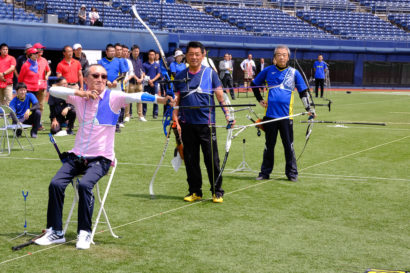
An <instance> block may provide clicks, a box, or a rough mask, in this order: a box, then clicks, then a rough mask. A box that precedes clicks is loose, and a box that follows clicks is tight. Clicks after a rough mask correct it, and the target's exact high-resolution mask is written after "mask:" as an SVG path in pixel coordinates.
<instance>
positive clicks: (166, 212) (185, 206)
mask: <svg viewBox="0 0 410 273" xmlns="http://www.w3.org/2000/svg"><path fill="white" fill-rule="evenodd" d="M409 137H410V136H406V137H403V138H400V139H396V140H393V141H389V142H386V143H382V144H379V145H376V146H373V147H370V148H367V149H364V150H361V151H358V152H355V153H351V154H348V155H345V156H340V157H337V158H334V159H331V160H327V161H323V162H320V163H317V164H314V165H311V166H309V167H306V168H303V169H301V170H300V171H303V170H306V169H309V168H312V167H316V166H319V165H323V164H326V163H329V162H333V161H336V160H340V159H343V158H346V157H350V156H353V155H356V154H359V153H362V152H366V151H370V150H373V149H376V148H379V147H382V146H385V145H388V144H391V143H395V142H398V141H401V140H403V139H406V138H409ZM352 180H362V178H360V177H357V178H352ZM270 181H273V179H269V180H264V181H262V182H258V183H255V184H252V185H249V186H246V187H244V188H240V189H237V190H234V191H231V192H228V193H226V194H225V195H230V194H233V193H237V192H241V191H244V190H247V189H250V188H254V187H257V186H260V185H263V184H266V183H268V182H270ZM208 200H209V199H204V200H202V201H200V202H196V203H190V204H186V205H183V206H180V207H177V208H173V209H170V210H167V211H164V212H160V213H155V214H153V215H150V216H146V217H143V218H140V219H137V220H134V221H131V222H128V223H125V224H122V225H119V226H116V227H113V228H112V229H118V228H121V227H124V226H128V225H131V224H134V223H138V222H141V221H144V220H149V219H151V218H154V217H158V216H161V215H164V214H169V213H172V212H174V211H177V210H181V209H184V208H187V207H190V206H193V205H196V204H200V203H202V202H204V201H208ZM106 231H107V230H102V231H99V232H97V233H98V234H99V233H104V232H106ZM73 241H75V240H71V241H69V242H66V243H64V244H67V243H70V242H73ZM64 244H60V245H64ZM60 245H53V246H50V247H47V248H43V249H39V250H37V251H34V252H31V253H28V254H24V255H22V256H18V257H14V258H12V259H9V260H5V261H2V262H0V265H2V264H6V263H9V262H12V261H15V260H19V259H22V258H24V257H27V256H32V255H34V254H38V253H41V252H44V251H46V250H49V249H53V248H56V247H59V246H60Z"/></svg>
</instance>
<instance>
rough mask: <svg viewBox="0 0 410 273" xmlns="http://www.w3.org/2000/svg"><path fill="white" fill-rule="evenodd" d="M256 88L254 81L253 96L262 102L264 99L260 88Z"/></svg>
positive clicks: (252, 85) (252, 84)
mask: <svg viewBox="0 0 410 273" xmlns="http://www.w3.org/2000/svg"><path fill="white" fill-rule="evenodd" d="M254 86H256V85H255V84H254V83H253V81H252V82H251V88H252V91H253V95H254V96H255V98H256V100H257V101H262V100H263V98H262V95H261V91H259V88H258V87H254Z"/></svg>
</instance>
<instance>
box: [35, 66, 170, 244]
mask: <svg viewBox="0 0 410 273" xmlns="http://www.w3.org/2000/svg"><path fill="white" fill-rule="evenodd" d="M84 78H85V83H86V84H87V88H88V90H87V91H82V90H79V89H76V90H73V89H70V88H66V87H59V86H57V87H52V88H51V89H50V95H53V96H55V97H59V98H61V99H65V100H66V101H67V103H70V104H72V105H74V106H75V109H76V114H77V117H78V123H79V129H78V132H77V135H76V138H75V144H74V148H73V149H72V150H71V151H69V152H68V154H67V155H66V157H65V160H64V163H63V166H62V167H61V168H60V170H59V171H58V172H57V174H56V175H55V176H54V178H53V179H52V180H51V183H50V186H49V200H48V211H47V231H46V234H45V235H44V236H43V237H41V238H39V239H37V240H36V241H35V243H36V244H38V245H50V244H57V243H64V242H65V238H64V234H63V231H62V230H63V228H62V211H63V204H64V191H65V188H66V187H67V185H68V184H69V183H70V182H71V181H72V179H73V178H74V177H75V176H77V175H79V174H83V173H84V175H83V177H82V179H81V181H80V183H79V186H78V194H79V204H78V228H77V231H78V240H77V244H76V247H77V248H78V249H88V248H89V247H90V240H91V217H92V214H93V207H94V206H93V202H94V199H93V194H92V189H93V187H94V185H95V184H96V183H97V182H98V180H99V179H100V178H101V177H103V176H104V175H105V174H106V173H107V172H108V169H109V168H110V164H111V162H112V161H113V160H114V157H115V154H114V137H115V125H116V123H117V119H118V116H119V114H120V110H121V107H125V106H126V105H127V104H129V103H134V102H151V103H161V104H165V103H166V102H167V100H170V101H171V102H172V103H173V99H172V98H171V97H169V96H168V97H158V96H157V95H150V94H147V93H133V94H126V93H123V92H111V90H109V89H106V83H107V71H106V70H105V68H104V67H103V66H101V65H91V66H90V67H89V68H88V69H87V70H86V72H85V74H84Z"/></svg>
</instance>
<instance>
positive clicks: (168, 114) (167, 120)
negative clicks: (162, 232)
mask: <svg viewBox="0 0 410 273" xmlns="http://www.w3.org/2000/svg"><path fill="white" fill-rule="evenodd" d="M131 10H132V13H133V15H134V16H135V18H137V19H138V21H139V22H140V23H141V24H142V25H143V26H144V27H145V28H146V29H147V31H148V32H149V33H150V34H151V36H152V38H154V41H155V43H156V45H157V47H158V49H159V52H160V56H161V59H162V63H161V64H162V65H160V68H161V74H162V76H163V77H164V78H165V81H166V84H165V88H166V93H167V95H170V96H172V97H173V98H175V94H174V89H173V84H172V81H171V78H170V76H169V73H168V71H169V68H168V64H167V59H166V57H165V53H164V50H163V49H162V46H161V44H160V42H159V41H158V39H157V36H155V34H154V32H152V30H151V29H150V28H149V26H148V25H147V24H146V23H145V22H144V20H142V18H141V17H140V16H139V14H138V12H137V8H136V5H133V6H132V7H131ZM172 110H173V109H172V107H170V106H168V109H167V110H166V111H165V113H164V118H163V120H162V122H163V129H164V134H165V136H166V140H165V146H164V150H163V152H162V156H161V159H160V161H159V164H158V166H157V168H156V169H155V172H154V175H153V176H152V178H151V181H150V184H149V193H150V195H151V198H154V197H155V195H154V181H155V177H156V175H157V173H158V170H159V168H160V167H161V164H162V161H163V160H164V158H165V154H166V151H167V148H168V143H169V140H170V137H171V128H172V125H171V123H172ZM167 126H169V130H168V132H167Z"/></svg>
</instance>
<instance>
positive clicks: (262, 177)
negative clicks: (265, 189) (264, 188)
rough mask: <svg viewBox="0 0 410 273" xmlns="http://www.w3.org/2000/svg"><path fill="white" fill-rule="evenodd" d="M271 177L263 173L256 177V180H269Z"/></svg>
mask: <svg viewBox="0 0 410 273" xmlns="http://www.w3.org/2000/svg"><path fill="white" fill-rule="evenodd" d="M268 179H269V177H265V176H263V175H259V176H258V177H256V180H268Z"/></svg>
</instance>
